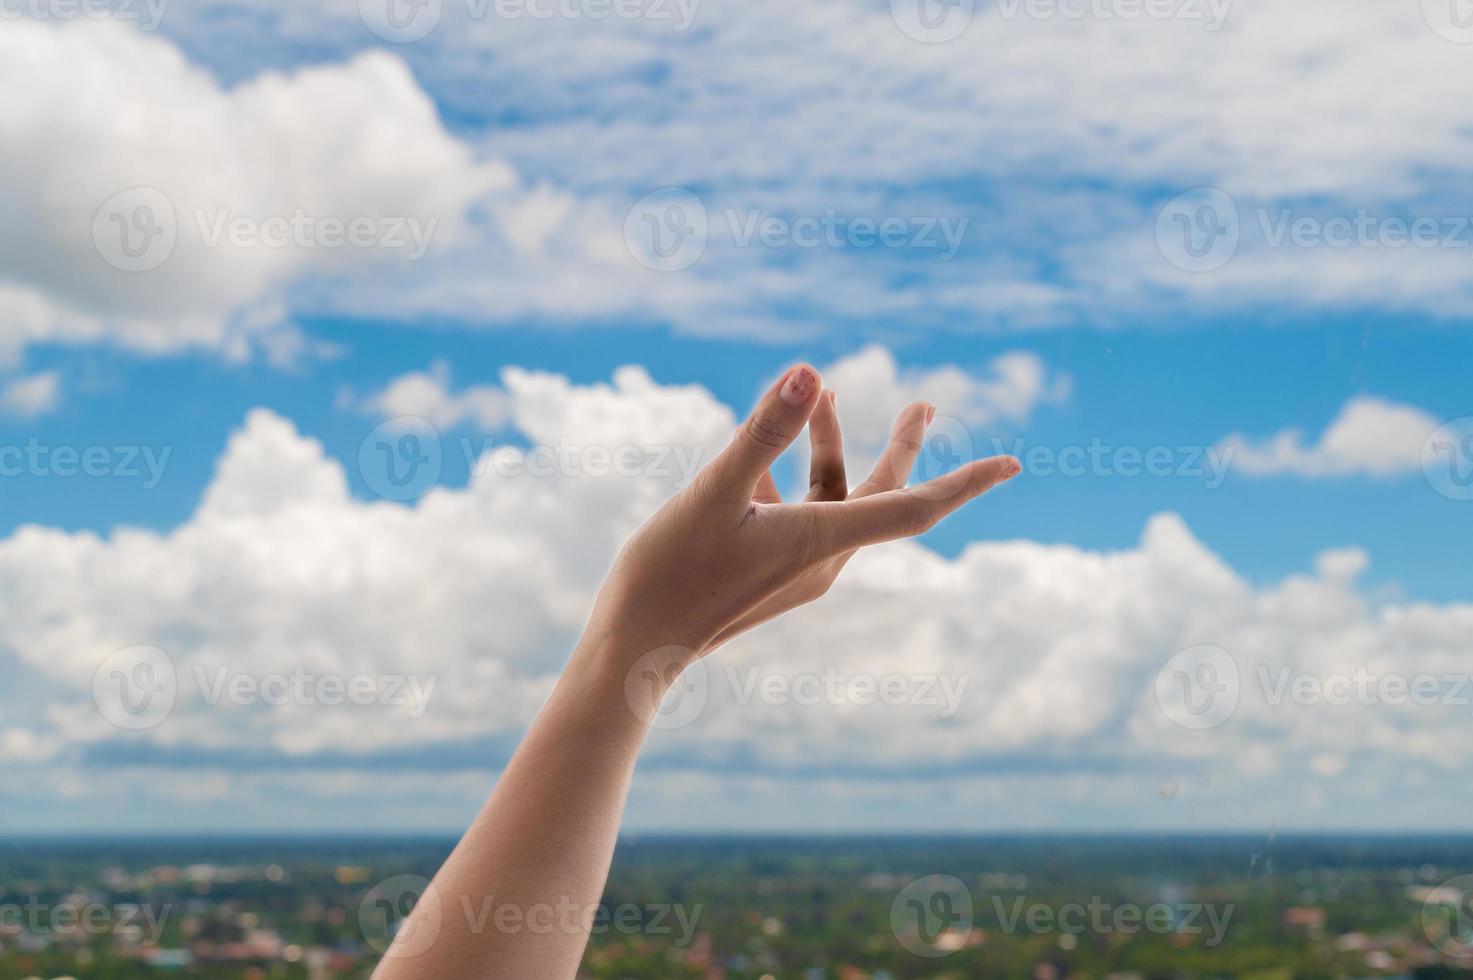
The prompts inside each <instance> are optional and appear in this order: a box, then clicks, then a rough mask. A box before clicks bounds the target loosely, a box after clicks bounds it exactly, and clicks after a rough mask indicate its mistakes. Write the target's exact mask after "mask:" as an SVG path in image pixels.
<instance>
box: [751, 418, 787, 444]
mask: <svg viewBox="0 0 1473 980" xmlns="http://www.w3.org/2000/svg"><path fill="white" fill-rule="evenodd" d="M747 438H748V439H750V440H752V441H753V442H755V443H756V444H757V445H759V446H762V447H763V448H764V449H786V448H787V445H788V438H787V432H786V430H785V429H784V427H783V424H782V423H781V422H780V421H779V420H778V419H777V418H775V417H774V416H772V415H770V414H768V413H767V412H758V413H757V414H755V415H753V416H752V417H751V418H750V419H748V420H747Z"/></svg>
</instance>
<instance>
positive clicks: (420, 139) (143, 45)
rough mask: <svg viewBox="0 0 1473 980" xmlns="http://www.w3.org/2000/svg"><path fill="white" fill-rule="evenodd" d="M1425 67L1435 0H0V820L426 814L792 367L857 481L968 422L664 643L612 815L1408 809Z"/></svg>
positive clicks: (1464, 138)
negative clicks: (908, 487) (998, 467)
mask: <svg viewBox="0 0 1473 980" xmlns="http://www.w3.org/2000/svg"><path fill="white" fill-rule="evenodd" d="M1470 76H1473V26H1464V19H1462V18H1460V16H1459V7H1458V5H1457V4H1456V3H1453V2H1452V0H1425V2H1423V3H1421V4H1398V5H1387V4H1376V3H1371V2H1359V0H1351V2H1345V0H1340V2H1336V3H1330V2H1328V0H1326V2H1319V0H1306V2H1302V3H1294V4H1285V3H1274V2H1270V0H1210V2H1209V0H1157V2H1152V3H1141V2H1137V0H1088V2H1085V0H996V2H990V0H975V2H974V0H952V2H945V3H943V2H941V0H891V2H885V3H876V2H869V0H818V2H813V3H807V4H802V5H793V4H791V3H780V2H777V0H747V2H744V3H741V4H736V3H726V4H718V3H716V2H715V0H618V2H615V0H421V2H416V3H411V2H409V0H351V2H349V0H324V2H322V3H317V4H311V5H307V4H299V3H289V2H284V0H283V2H277V0H254V2H252V3H249V4H246V3H240V2H231V0H193V2H186V0H110V2H104V0H96V2H90V0H89V2H82V0H24V2H11V3H4V2H0V83H4V87H5V90H6V91H9V92H17V93H25V97H24V98H22V99H11V100H7V103H6V105H5V106H4V107H3V108H0V219H3V220H0V487H3V492H4V499H5V501H6V503H7V506H6V507H4V508H3V510H0V585H3V587H0V665H3V670H4V677H5V678H6V683H5V685H4V686H3V689H0V769H3V771H4V772H5V774H6V778H5V779H4V782H3V787H0V833H19V834H29V833H39V832H46V833H97V832H143V831H159V830H163V831H172V830H189V831H220V832H230V831H236V830H263V829H265V830H281V831H301V832H337V831H345V830H346V831H362V832H375V833H377V832H385V833H392V832H425V831H429V832H439V831H454V830H457V829H459V828H461V827H463V825H464V824H465V823H466V821H467V820H468V819H469V818H470V816H471V815H472V814H473V813H474V811H475V809H476V808H477V807H478V806H479V804H480V802H481V800H482V799H483V798H484V796H485V794H486V792H487V791H488V789H489V788H490V786H491V785H492V784H493V783H494V780H495V778H496V774H497V772H498V771H499V770H500V768H501V766H502V765H503V764H504V762H505V760H506V758H507V756H508V754H509V752H510V751H511V749H512V747H513V746H514V745H515V742H516V740H517V738H518V736H519V735H520V733H521V732H523V731H524V730H525V728H526V726H527V724H528V723H529V722H530V721H531V719H532V718H533V717H534V715H535V713H536V711H537V709H538V707H539V705H540V704H541V703H542V700H543V699H544V698H545V697H546V695H547V693H548V691H549V690H550V688H551V685H552V684H553V682H554V681H555V679H556V676H557V674H558V672H559V670H560V669H561V666H562V664H563V662H564V660H565V658H566V657H567V654H568V652H569V650H570V649H571V648H572V645H573V644H574V643H575V642H576V640H577V637H578V634H579V631H580V628H581V626H582V623H583V618H584V617H585V616H586V614H587V611H588V608H589V605H590V603H591V601H592V597H593V595H594V594H595V592H596V589H597V587H598V584H599V582H600V580H601V578H602V575H603V573H604V572H605V571H606V569H607V567H608V565H609V562H610V561H611V559H612V557H613V554H614V553H615V551H616V550H617V548H618V546H619V544H620V543H621V542H622V541H623V540H624V539H625V538H626V537H627V536H628V534H629V533H630V532H631V531H632V530H633V529H634V528H636V527H637V526H638V525H639V523H640V522H641V521H642V520H643V519H644V517H646V516H647V515H648V514H649V513H650V512H652V511H653V509H655V508H656V507H657V506H658V505H659V504H660V502H661V501H663V500H664V499H666V498H667V497H668V496H669V495H670V494H671V493H673V492H675V491H676V490H677V489H678V488H679V487H681V486H682V485H684V483H685V482H686V481H687V480H688V479H689V478H690V476H691V475H692V474H693V473H694V472H695V470H696V469H697V468H698V467H699V465H700V463H701V462H703V461H704V460H706V459H709V458H710V457H711V456H712V455H714V453H716V452H718V451H719V450H720V448H721V447H722V446H723V445H724V444H725V442H726V440H727V439H728V438H729V436H730V433H731V431H732V430H733V428H734V426H735V425H736V424H737V422H738V420H739V419H740V418H741V417H742V416H743V415H744V414H745V413H746V412H747V411H748V410H749V409H750V407H751V405H752V403H753V400H754V398H755V397H756V396H757V395H758V394H759V393H760V392H761V391H762V390H764V389H765V387H766V386H767V385H768V384H770V383H771V381H772V380H773V379H774V378H776V377H777V376H778V375H779V374H780V372H781V371H782V370H783V369H784V368H785V367H786V366H787V365H789V364H791V363H794V362H796V361H799V360H803V361H807V362H809V363H811V364H813V365H815V366H816V367H818V368H819V370H820V372H821V373H822V374H823V376H824V379H825V382H826V384H828V385H830V386H831V387H833V388H834V390H835V391H836V393H837V397H838V409H839V414H840V419H841V422H842V424H843V426H844V432H845V439H846V443H845V444H846V455H847V458H848V460H849V471H850V474H851V478H852V479H853V480H854V481H855V482H857V480H858V479H859V478H861V477H862V476H863V474H864V472H866V471H867V468H868V466H870V465H871V464H872V460H873V458H874V456H875V453H876V452H877V451H878V449H879V447H880V446H881V445H882V444H883V441H884V439H885V436H886V433H887V432H888V429H889V425H890V423H891V421H892V420H893V418H894V417H895V415H896V414H897V413H898V412H899V411H900V410H901V409H902V408H903V407H904V406H905V405H906V404H908V403H909V402H911V401H914V400H919V399H924V400H928V401H930V402H931V403H933V404H934V405H936V407H937V419H936V422H935V423H934V425H933V428H932V433H931V438H930V439H929V441H928V443H927V445H926V446H925V447H924V449H923V452H922V455H921V460H920V462H919V463H918V468H917V472H916V473H915V474H914V476H915V478H916V479H924V478H926V477H928V476H933V475H936V474H937V473H939V472H944V471H945V470H946V469H948V468H949V467H951V466H954V465H956V463H957V462H958V461H959V460H961V459H964V458H967V457H970V456H985V455H993V454H996V453H1011V454H1013V455H1016V456H1018V457H1019V458H1020V460H1021V461H1022V462H1023V465H1024V473H1023V474H1022V475H1021V476H1020V477H1019V478H1018V479H1016V480H1014V481H1012V482H1011V483H1009V484H1008V485H1006V486H1005V487H1002V488H999V489H998V490H996V491H994V492H992V493H990V494H988V495H987V496H986V497H985V498H984V499H983V500H981V501H978V502H977V503H975V504H973V505H972V506H970V507H969V508H966V509H965V510H963V511H962V512H960V513H958V514H957V515H955V516H954V517H952V518H951V519H950V520H948V521H947V522H946V523H945V524H943V525H942V526H941V527H939V528H938V529H937V530H935V531H933V532H932V533H930V534H928V535H926V536H925V537H924V538H923V539H921V540H920V541H915V542H904V543H898V544H893V545H887V546H884V547H882V548H877V549H874V550H873V551H872V552H868V553H865V554H863V555H861V556H860V557H859V558H857V559H856V560H855V561H854V562H853V563H852V564H851V566H850V567H849V568H848V569H847V570H846V574H845V576H844V577H843V579H841V581H840V583H839V584H838V585H837V586H836V587H835V588H834V590H833V591H832V592H831V593H830V594H829V595H828V596H826V597H824V599H822V600H821V601H820V602H819V603H818V604H816V605H815V606H813V607H811V608H808V609H805V610H800V611H798V612H795V613H794V614H792V615H790V616H788V617H785V618H784V619H782V620H780V621H779V622H776V623H773V624H770V625H768V626H766V627H763V628H760V629H759V630H757V631H754V632H753V633H751V634H749V635H748V636H746V637H743V638H741V639H739V640H737V641H736V642H734V643H732V644H731V645H730V646H729V647H727V648H725V649H723V650H721V651H719V652H718V653H716V654H715V655H713V656H712V657H711V658H710V659H709V660H708V661H706V662H704V663H703V664H702V665H701V667H700V668H699V669H698V670H696V671H694V672H693V673H692V675H690V676H689V677H687V678H686V680H685V683H683V684H682V685H681V686H680V688H679V689H678V690H677V692H676V694H675V695H674V696H673V697H672V699H670V700H669V701H667V704H666V709H667V710H665V711H663V712H662V716H661V721H660V723H659V724H657V726H656V730H655V731H654V732H652V734H651V737H650V739H649V742H648V744H647V748H646V753H645V756H644V757H643V759H642V762H641V768H640V770H639V772H638V773H637V775H636V779H635V785H634V790H633V793H632V795H631V799H630V803H629V811H628V819H627V821H626V827H627V828H628V829H629V830H630V831H632V832H652V831H665V830H676V831H772V832H778V831H784V832H786V831H796V832H805V833H823V832H858V831H871V830H874V831H878V830H883V831H916V832H930V831H994V830H1006V829H1030V830H1037V829H1061V830H1121V829H1142V830H1146V829H1149V830H1157V829H1164V830H1189V829H1230V830H1244V831H1265V832H1267V831H1271V830H1273V829H1275V828H1300V829H1347V830H1348V829H1407V830H1415V829H1433V828H1435V829H1441V828H1448V827H1453V826H1461V825H1462V824H1463V823H1464V822H1465V817H1466V813H1467V812H1468V807H1469V805H1470V803H1473V791H1470V790H1469V788H1468V787H1469V786H1473V781H1470V780H1469V779H1468V775H1469V773H1468V771H1467V770H1468V762H1467V760H1466V758H1464V756H1465V753H1460V752H1459V751H1458V748H1459V746H1461V745H1464V744H1466V743H1467V739H1468V735H1469V733H1470V723H1473V722H1470V719H1473V681H1470V667H1469V665H1470V663H1473V661H1470V658H1469V656H1468V653H1469V646H1470V642H1473V602H1470V601H1469V599H1468V596H1469V595H1470V591H1473V571H1470V569H1469V565H1468V562H1467V561H1466V555H1467V548H1466V546H1465V545H1464V544H1463V542H1464V541H1465V540H1466V536H1467V534H1468V531H1469V530H1470V527H1473V407H1470V404H1469V401H1468V395H1467V391H1468V386H1467V369H1468V365H1469V364H1470V363H1473V334H1470V332H1469V330H1468V324H1469V320H1470V317H1473V292H1470V289H1469V285H1468V284H1469V283H1470V282H1473V279H1470V277H1469V276H1468V275H1467V265H1468V263H1469V262H1470V261H1473V199H1470V197H1469V195H1468V193H1467V192H1466V190H1465V189H1464V188H1465V187H1466V186H1467V183H1468V181H1467V177H1468V176H1469V174H1468V172H1467V171H1468V169H1469V164H1468V162H1467V161H1468V160H1470V159H1473V156H1470V154H1469V152H1468V151H1469V149H1470V146H1469V143H1470V135H1469V134H1470V133H1473V107H1469V105H1468V103H1467V101H1466V100H1464V99H1460V98H1458V97H1457V95H1458V93H1460V92H1462V91H1465V90H1466V88H1467V84H1466V83H1467V82H1468V81H1470V80H1473V78H1470ZM804 465H805V458H804V453H803V451H802V449H801V447H799V449H797V450H795V451H794V452H793V453H791V454H790V455H789V457H788V458H786V459H785V460H784V461H782V463H781V464H780V467H779V470H778V473H777V478H778V482H779V484H780V485H781V486H782V487H783V488H784V489H785V490H787V491H789V492H796V493H801V485H802V484H803V482H804V480H803V468H804Z"/></svg>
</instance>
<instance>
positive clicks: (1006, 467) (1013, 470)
mask: <svg viewBox="0 0 1473 980" xmlns="http://www.w3.org/2000/svg"><path fill="white" fill-rule="evenodd" d="M1021 472H1023V464H1022V463H1020V462H1018V461H1017V460H1016V459H1010V460H1008V461H1007V462H1006V463H1004V464H1002V478H1003V479H1004V480H1011V479H1012V478H1013V477H1015V476H1017V475H1018V474H1019V473H1021Z"/></svg>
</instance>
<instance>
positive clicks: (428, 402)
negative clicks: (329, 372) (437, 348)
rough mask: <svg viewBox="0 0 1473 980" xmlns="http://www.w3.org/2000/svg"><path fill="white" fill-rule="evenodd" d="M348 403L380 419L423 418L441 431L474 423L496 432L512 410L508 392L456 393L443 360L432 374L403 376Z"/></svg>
mask: <svg viewBox="0 0 1473 980" xmlns="http://www.w3.org/2000/svg"><path fill="white" fill-rule="evenodd" d="M345 399H346V401H347V403H348V404H350V405H355V404H356V405H357V407H359V408H360V409H362V410H363V411H366V412H368V413H369V414H373V415H377V416H379V417H380V418H384V419H392V418H396V417H404V416H408V417H411V418H421V419H424V420H425V421H427V422H429V423H430V424H431V425H433V426H435V427H436V428H440V429H449V428H454V427H456V426H458V425H462V424H464V423H467V422H470V423H473V424H474V425H476V426H477V427H478V428H480V429H482V430H485V431H488V432H494V431H496V430H497V429H500V428H501V427H502V426H503V425H505V424H506V422H507V419H508V417H509V415H510V410H511V401H510V399H509V398H508V397H507V395H506V392H505V391H504V390H502V389H501V388H497V387H495V386H493V385H472V386H470V387H468V388H463V389H461V390H459V391H456V390H454V389H453V386H452V382H451V379H450V365H449V363H447V362H446V361H443V360H440V361H436V362H435V363H434V364H432V365H430V367H429V370H426V371H411V372H409V373H408V374H403V375H400V376H399V377H397V378H395V379H393V380H392V381H390V382H389V383H388V385H386V386H385V387H384V389H383V390H382V391H380V392H377V393H376V394H373V395H369V396H367V397H365V398H362V399H358V398H355V397H354V396H353V394H352V393H351V392H348V393H346V395H345Z"/></svg>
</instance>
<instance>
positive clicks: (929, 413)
mask: <svg viewBox="0 0 1473 980" xmlns="http://www.w3.org/2000/svg"><path fill="white" fill-rule="evenodd" d="M935 417H936V406H935V405H927V406H926V424H927V425H930V424H931V420H932V419H934V418H935Z"/></svg>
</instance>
